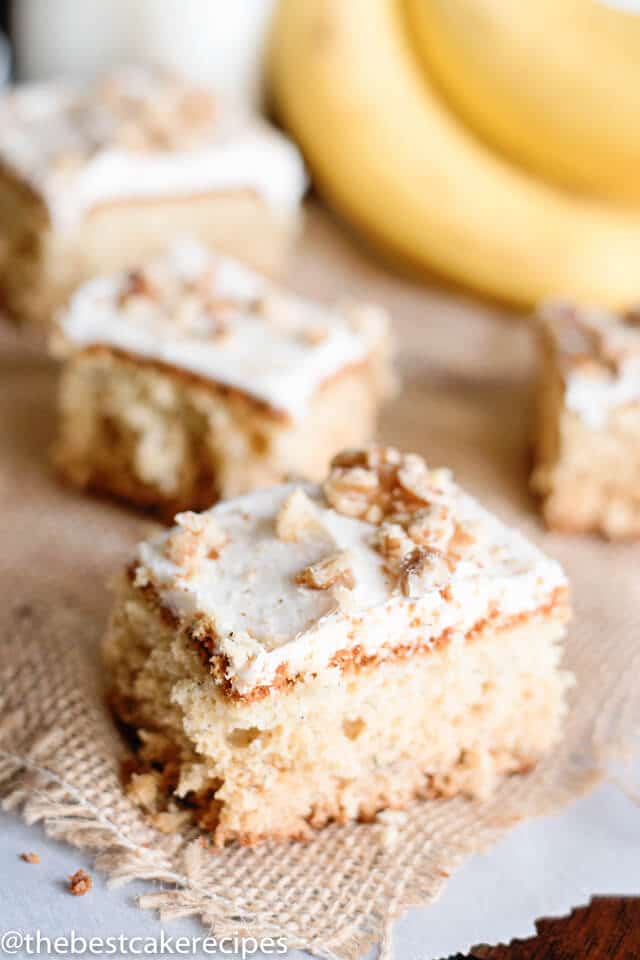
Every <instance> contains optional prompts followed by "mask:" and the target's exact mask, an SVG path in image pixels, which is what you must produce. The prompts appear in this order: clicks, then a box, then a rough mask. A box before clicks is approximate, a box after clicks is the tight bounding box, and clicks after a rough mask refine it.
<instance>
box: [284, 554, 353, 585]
mask: <svg viewBox="0 0 640 960" xmlns="http://www.w3.org/2000/svg"><path fill="white" fill-rule="evenodd" d="M296 583H298V584H300V586H302V587H309V588H310V589H311V590H328V589H329V588H330V587H333V586H336V585H339V586H342V587H346V588H347V590H353V588H354V587H355V585H356V580H355V577H354V575H353V569H352V566H351V554H350V553H349V551H348V550H340V551H339V552H338V553H332V554H330V556H328V557H325V558H324V559H323V560H318V562H317V563H312V564H311V565H310V566H308V567H305V568H304V570H301V571H300V572H299V573H298V574H297V575H296Z"/></svg>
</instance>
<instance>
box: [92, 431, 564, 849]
mask: <svg viewBox="0 0 640 960" xmlns="http://www.w3.org/2000/svg"><path fill="white" fill-rule="evenodd" d="M176 521H177V525H176V526H175V527H174V528H173V529H172V530H170V531H167V532H164V533H163V534H161V535H159V536H158V537H156V538H155V539H152V540H151V541H149V542H146V543H143V544H141V545H140V547H139V549H138V552H137V556H136V558H135V560H134V562H133V563H132V564H131V566H130V567H129V569H128V571H127V573H126V575H125V576H123V578H122V581H121V583H120V585H119V586H118V587H117V597H116V601H115V607H114V612H113V616H112V621H111V625H110V628H109V631H108V634H107V637H106V640H105V657H106V665H107V668H108V674H109V682H110V684H111V688H112V691H113V703H114V705H115V708H116V710H117V712H118V714H119V716H120V717H121V718H122V720H123V721H124V722H125V723H126V724H129V725H131V726H132V727H133V728H134V729H135V730H136V731H137V732H138V737H139V751H138V764H137V769H136V771H135V772H134V774H133V775H132V778H131V782H130V787H129V789H130V791H131V793H132V794H133V795H134V796H135V798H136V799H137V800H138V802H140V803H141V804H142V805H143V806H144V807H145V808H146V809H147V810H148V811H149V812H150V814H151V815H152V816H153V817H154V818H155V821H156V822H157V823H158V825H162V826H163V828H167V827H169V826H170V825H171V823H172V822H174V823H180V822H181V820H182V818H183V817H187V816H188V815H189V814H190V813H191V815H193V813H194V812H195V815H196V817H197V819H198V821H199V823H200V824H201V826H203V827H204V828H205V829H209V830H211V831H212V833H213V835H214V838H215V842H216V843H218V844H223V843H224V842H226V841H228V840H239V841H240V842H243V843H252V842H255V841H258V840H262V839H265V838H275V839H283V838H290V837H306V836H308V835H309V832H310V830H311V829H312V828H314V827H320V826H322V825H323V824H325V823H327V822H328V821H330V820H334V821H338V822H344V821H347V820H351V819H354V818H361V819H368V818H371V817H373V816H375V815H376V813H377V812H378V811H380V810H381V809H384V808H402V807H404V806H406V804H407V803H408V802H409V801H410V800H411V799H412V798H414V797H425V796H452V795H455V794H464V795H469V796H474V797H485V796H487V795H489V794H490V793H491V792H492V791H493V790H494V788H495V787H496V785H497V783H498V782H499V780H500V778H501V777H502V776H504V775H506V774H512V773H516V772H522V771H526V770H528V769H529V768H530V767H531V766H532V765H533V764H535V763H536V761H537V760H538V758H539V757H540V756H541V755H543V754H544V753H545V752H546V751H548V750H549V749H550V748H551V747H552V746H553V744H554V743H555V742H556V741H557V739H558V737H559V736H560V734H561V726H562V718H563V715H564V713H565V693H566V690H567V687H568V685H569V684H570V682H571V678H570V676H569V675H568V674H567V673H566V672H565V671H563V670H562V669H561V668H560V666H559V662H560V659H561V654H562V646H563V638H564V636H565V632H566V624H567V620H568V617H569V601H568V588H567V580H566V578H565V575H564V573H563V571H562V569H561V567H560V566H559V565H558V563H556V562H555V561H553V560H551V559H549V558H548V557H546V556H545V555H544V554H543V553H541V552H540V550H539V549H537V548H536V547H535V546H533V545H532V544H531V543H529V542H528V541H527V540H526V539H525V538H524V537H523V536H521V535H520V534H519V533H518V532H517V531H515V530H512V529H509V528H507V527H505V526H504V525H503V524H502V523H501V522H499V521H498V520H497V519H496V518H495V517H494V516H493V515H491V514H490V513H488V512H487V511H486V510H484V509H483V508H482V507H481V506H480V505H479V504H478V503H477V502H476V501H475V500H474V499H473V498H472V497H470V496H468V495H467V494H466V493H464V492H463V491H462V490H461V489H460V488H459V487H458V486H457V485H456V484H455V483H454V481H453V480H452V478H451V476H450V475H449V473H448V472H447V471H446V470H438V469H429V468H428V467H427V465H426V464H425V462H424V460H422V459H421V458H420V457H418V456H415V455H411V454H408V455H404V456H403V455H401V454H400V453H399V452H397V451H396V450H394V449H392V448H380V447H368V448H367V449H361V450H351V451H346V452H344V453H342V454H340V455H338V456H337V457H336V458H335V459H334V461H333V465H332V468H331V470H330V472H329V474H328V476H327V477H326V478H325V481H324V483H323V484H322V485H317V486H313V485H305V486H299V485H295V484H288V485H278V486H275V487H272V488H269V489H265V490H261V491H258V492H255V493H253V494H251V495H249V496H246V497H241V498H239V499H237V500H231V501H228V502H226V503H223V504H220V505H218V506H217V507H215V508H213V509H211V510H209V511H207V512H205V513H202V514H195V513H185V514H182V515H179V516H178V517H176Z"/></svg>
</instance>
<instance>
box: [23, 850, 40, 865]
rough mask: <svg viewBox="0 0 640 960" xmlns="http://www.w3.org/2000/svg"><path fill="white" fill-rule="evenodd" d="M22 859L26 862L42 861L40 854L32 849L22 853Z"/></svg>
mask: <svg viewBox="0 0 640 960" xmlns="http://www.w3.org/2000/svg"><path fill="white" fill-rule="evenodd" d="M20 859H21V860H24V862H25V863H40V857H39V855H38V854H37V853H34V852H33V851H30V852H29V853H21V854H20Z"/></svg>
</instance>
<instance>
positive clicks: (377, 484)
mask: <svg viewBox="0 0 640 960" xmlns="http://www.w3.org/2000/svg"><path fill="white" fill-rule="evenodd" d="M448 478H449V474H448V472H447V473H445V472H444V471H439V470H429V468H428V467H427V465H426V463H425V462H424V460H423V459H422V457H419V456H417V454H411V453H409V454H406V455H404V456H403V455H402V454H400V453H399V452H398V451H397V450H395V449H394V448H393V447H382V446H375V445H373V446H370V447H365V448H363V449H361V450H345V451H343V452H342V453H340V454H338V455H337V456H336V457H334V459H333V461H332V464H331V470H330V472H329V476H328V477H327V479H326V480H325V483H324V488H323V489H324V493H325V496H326V498H327V501H328V502H329V504H330V506H332V507H333V508H334V509H335V510H337V511H338V513H343V514H345V515H346V516H351V517H358V518H360V519H364V520H367V521H368V522H369V523H374V524H379V523H382V522H384V521H385V520H392V522H397V523H401V524H402V525H403V526H405V527H406V525H407V523H408V520H409V517H410V516H411V515H412V514H414V513H415V512H416V511H418V510H420V509H421V508H423V507H425V506H426V505H428V504H429V503H430V502H431V499H432V497H434V496H436V495H439V494H441V493H442V492H443V490H444V488H445V487H446V481H447V479H448Z"/></svg>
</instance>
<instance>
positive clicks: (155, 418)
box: [54, 241, 391, 517]
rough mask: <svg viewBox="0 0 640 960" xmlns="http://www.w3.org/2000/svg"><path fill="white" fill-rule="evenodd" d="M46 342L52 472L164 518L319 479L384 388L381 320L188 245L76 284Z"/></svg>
mask: <svg viewBox="0 0 640 960" xmlns="http://www.w3.org/2000/svg"><path fill="white" fill-rule="evenodd" d="M54 343H55V347H56V351H57V352H58V353H59V354H61V355H62V356H63V357H64V365H63V370H62V377H61V386H60V431H59V439H58V443H57V446H56V449H55V462H56V464H57V466H58V468H59V470H60V472H61V473H62V475H63V476H64V477H66V478H67V479H68V480H69V481H71V482H72V483H74V484H75V485H77V486H80V487H87V488H89V489H92V490H95V491H99V492H106V493H111V494H115V495H116V496H121V497H124V498H126V499H128V500H130V501H133V502H135V503H138V504H140V505H143V506H149V507H154V508H157V509H159V510H160V511H161V512H162V513H163V514H164V515H167V514H168V515H170V517H173V513H174V512H175V511H176V510H177V509H185V508H201V507H208V506H210V505H211V504H212V503H213V502H214V501H215V500H216V499H217V498H219V497H229V496H236V495H237V494H241V493H245V492H248V491H249V490H252V489H254V488H256V487H259V486H266V485H269V484H272V483H275V482H278V481H281V480H283V479H285V478H287V477H305V478H312V479H317V478H319V477H321V476H322V475H323V474H324V472H325V471H326V469H327V465H328V463H329V460H330V459H331V456H332V455H333V454H334V453H335V451H336V450H339V449H341V447H343V446H345V445H353V444H359V443H363V442H365V441H367V440H369V439H371V437H372V435H373V432H374V429H375V423H376V415H377V412H378V408H379V405H380V402H381V400H382V398H383V397H384V396H385V395H386V393H387V392H388V390H389V388H390V386H391V360H390V355H389V354H390V349H389V344H390V330H389V323H388V320H387V317H386V314H385V313H384V312H383V311H381V310H379V309H377V308H376V307H373V306H368V305H359V304H353V303H352V304H343V305H338V306H336V307H334V308H330V307H323V306H320V305H317V304H315V303H311V302H309V301H306V300H303V299H301V298H299V297H296V296H294V295H293V294H290V293H286V292H284V291H283V290H281V289H280V288H278V287H277V286H275V285H274V284H273V283H272V282H271V281H269V280H267V279H266V278H265V277H264V276H263V275H260V274H257V273H255V272H253V271H251V270H249V269H248V268H247V267H245V266H243V265H241V264H240V263H239V262H237V261H234V260H231V259H229V258H225V257H221V256H217V255H215V254H211V253H210V252H209V251H208V250H205V249H204V248H203V247H201V246H199V245H197V244H193V243H188V242H186V241H185V242H182V243H180V244H178V245H176V246H175V247H174V248H173V249H172V250H171V252H170V253H169V254H167V255H166V256H165V257H162V258H160V259H159V260H157V261H154V262H152V263H151V264H149V265H147V266H146V267H144V268H142V269H140V270H134V271H129V272H124V273H120V274H115V275H113V276H108V277H103V278H98V279H96V280H93V281H90V282H89V283H88V284H87V285H86V286H84V287H81V288H80V289H79V290H78V291H77V292H76V293H75V294H74V295H73V297H72V299H71V301H70V305H69V307H68V309H67V310H66V311H64V312H63V313H62V315H61V317H60V320H59V329H58V330H57V332H56V334H55V335H54Z"/></svg>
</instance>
